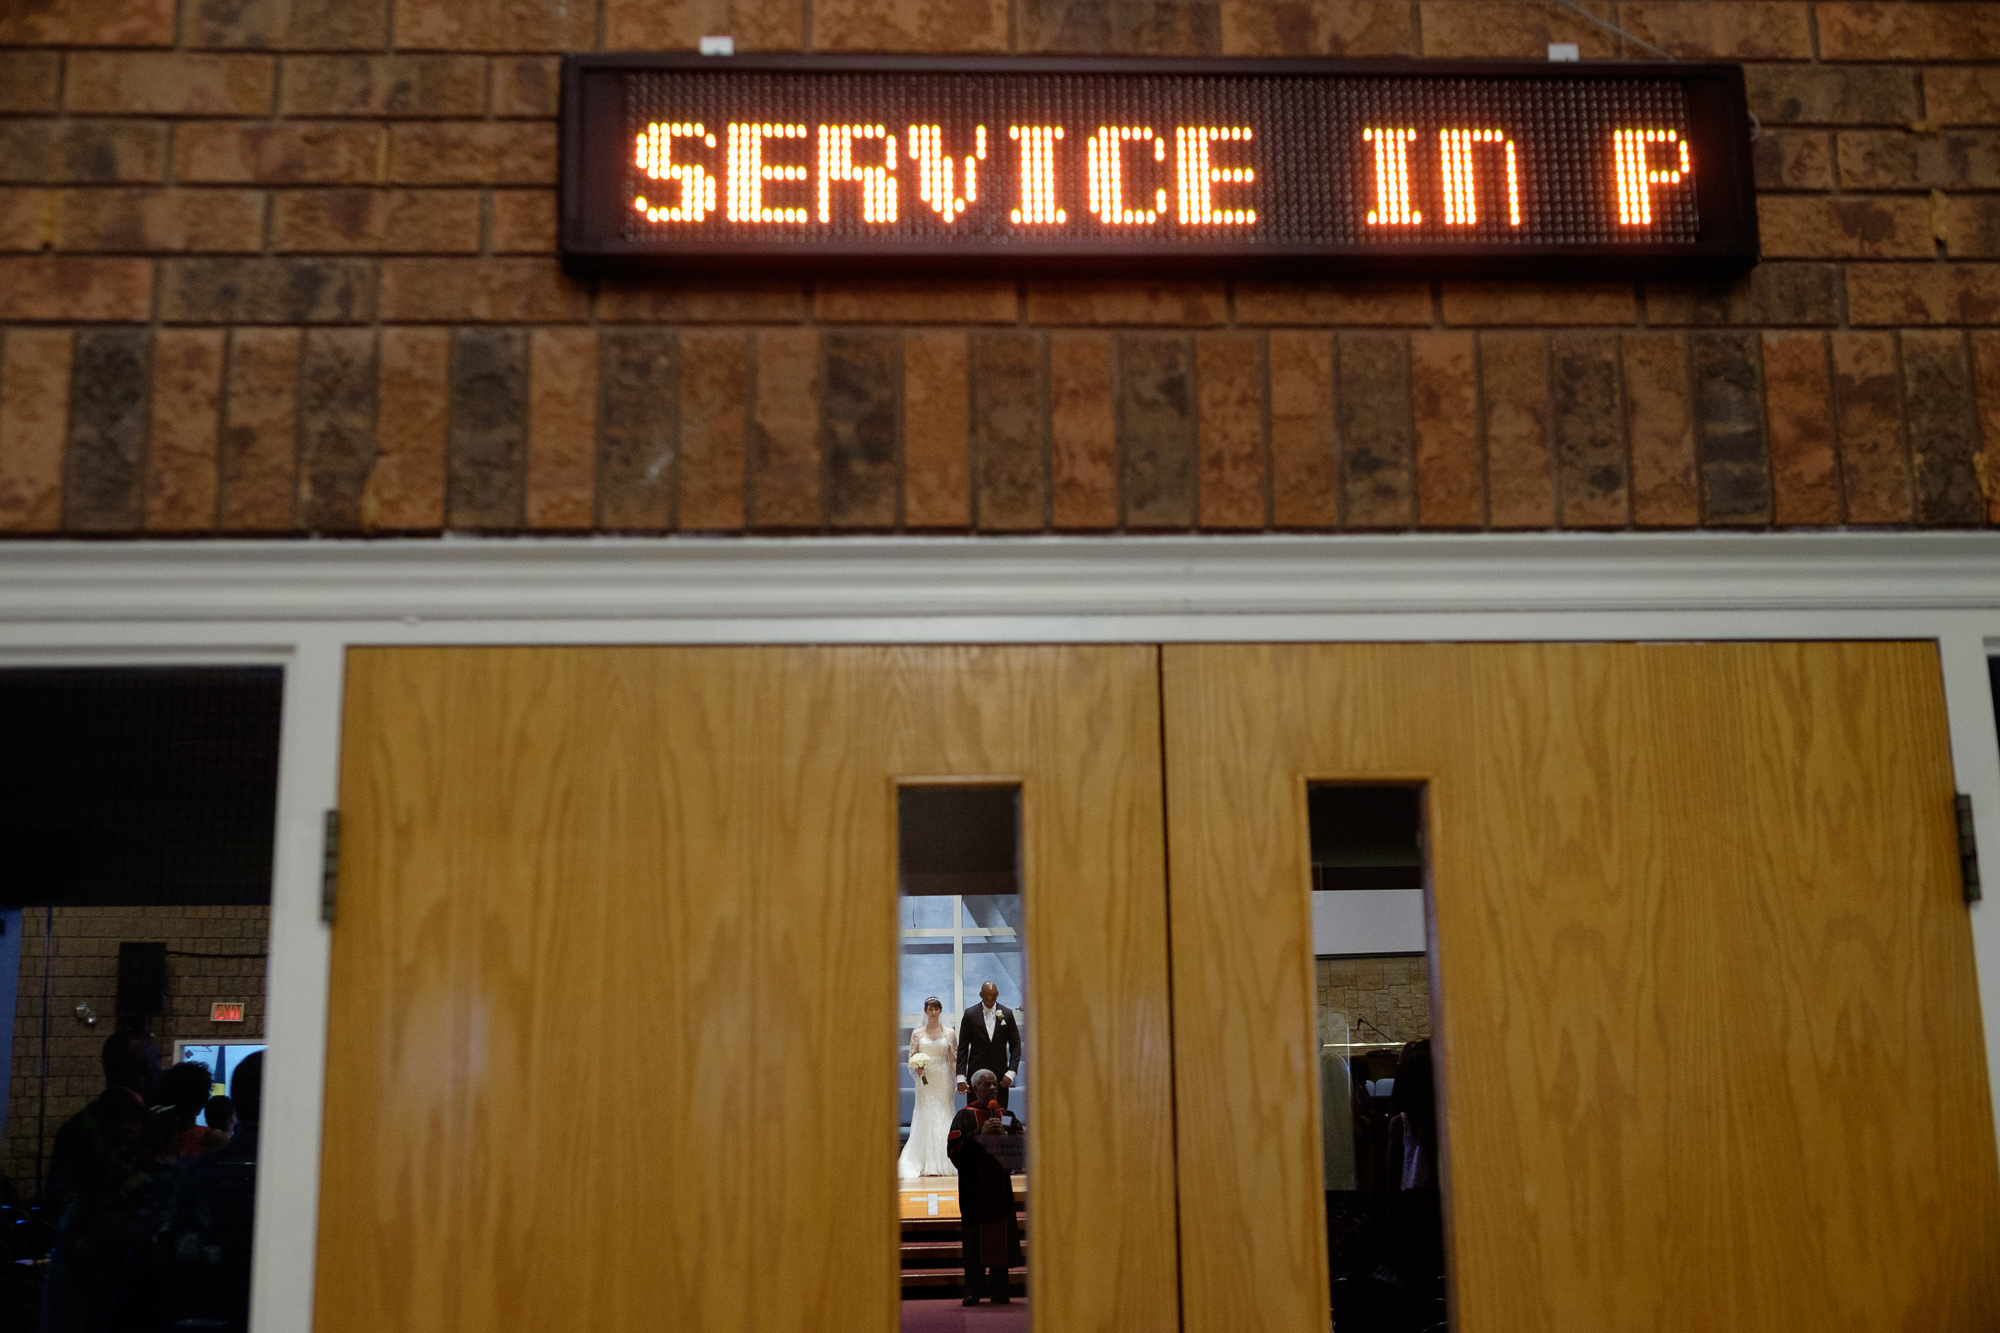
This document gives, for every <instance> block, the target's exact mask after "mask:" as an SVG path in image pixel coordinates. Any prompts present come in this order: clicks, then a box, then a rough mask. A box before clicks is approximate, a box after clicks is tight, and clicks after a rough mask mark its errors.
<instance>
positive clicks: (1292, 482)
mask: <svg viewBox="0 0 2000 1333" xmlns="http://www.w3.org/2000/svg"><path fill="white" fill-rule="evenodd" d="M1267 355H1268V357H1269V359H1270V366H1271V521H1272V523H1273V524H1274V525H1275V526H1277V527H1280V528H1330V527H1333V526H1334V525H1335V524H1336V523H1338V522H1339V517H1340V482H1339V473H1338V471H1337V470H1336V468H1335V465H1334V452H1333V406H1334V400H1333V339H1332V338H1331V337H1330V336H1329V335H1327V334H1324V333H1305V332H1300V333H1292V332H1285V331H1282V330H1280V331H1274V332H1273V333H1272V334H1271V335H1270V348H1269V351H1268V353H1267Z"/></svg>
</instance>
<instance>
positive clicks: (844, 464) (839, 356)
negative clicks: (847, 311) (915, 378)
mask: <svg viewBox="0 0 2000 1333" xmlns="http://www.w3.org/2000/svg"><path fill="white" fill-rule="evenodd" d="M820 352H821V357H820V384H821V386H822V387H821V392H820V409H819V421H820V447H821V450H822V456H823V459H824V463H823V466H822V470H821V475H822V477H823V479H824V482H825V496H826V520H827V523H828V525H829V526H830V527H833V528H835V529H839V530H845V531H850V532H851V531H856V530H868V529H872V530H874V531H878V532H880V531H887V530H892V529H894V528H895V526H896V518H897V515H896V511H897V507H898V503H899V501H900V500H901V498H902V497H901V493H900V492H901V486H900V484H899V479H898V477H897V475H896V473H897V462H898V459H897V453H898V449H897V439H896V425H897V418H898V417H899V416H900V415H901V408H902V388H903V386H902V384H901V383H900V382H899V381H900V380H901V369H902V365H901V362H902V352H903V347H902V338H901V337H900V336H899V335H897V334H896V333H894V332H891V331H889V330H886V329H828V330H827V331H826V332H825V333H824V334H822V335H821V337H820Z"/></svg>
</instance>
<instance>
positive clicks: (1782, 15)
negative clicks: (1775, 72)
mask: <svg viewBox="0 0 2000 1333" xmlns="http://www.w3.org/2000/svg"><path fill="white" fill-rule="evenodd" d="M1618 22H1619V24H1620V25H1621V26H1622V27H1624V29H1625V30H1626V31H1627V32H1629V33H1631V34H1632V35H1633V36H1634V37H1637V38H1639V39H1640V40H1641V41H1645V42H1650V43H1652V44H1653V45H1654V46H1657V47H1659V48H1661V49H1662V50H1664V51H1666V52H1668V53H1669V54H1671V55H1675V56H1679V57H1682V58H1684V59H1685V58H1689V57H1692V58H1695V59H1713V60H1810V59H1812V53H1813V49H1812V24H1811V20H1810V19H1809V18H1808V16H1807V6H1806V5H1805V4H1804V3H1803V2H1802V0H1787V2H1786V3H1772V2H1771V0H1734V3H1730V4H1714V3H1710V0H1667V2H1666V3H1660V2H1659V0H1646V3H1642V4H1633V3H1629V0H1628V3H1626V4H1622V5H1620V6H1619V7H1618ZM1625 54H1626V55H1627V56H1628V57H1631V58H1633V59H1639V60H1644V59H1649V58H1651V56H1652V53H1651V52H1650V51H1647V50H1646V49H1645V48H1644V47H1639V46H1628V47H1627V48H1626V50H1625Z"/></svg>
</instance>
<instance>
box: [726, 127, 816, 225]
mask: <svg viewBox="0 0 2000 1333" xmlns="http://www.w3.org/2000/svg"><path fill="white" fill-rule="evenodd" d="M805 137H806V127H805V126H803V125H747V124H741V123H732V124H731V125H730V126H729V207H728V209H727V214H728V217H729V220H730V221H731V222H804V221H806V219H807V216H808V215H807V213H806V210H805V209H803V208H766V207H765V206H764V182H765V181H802V180H804V179H805V178H806V169H805V168H804V167H800V166H782V165H780V166H767V165H766V164H765V162H764V140H766V139H803V138H805Z"/></svg>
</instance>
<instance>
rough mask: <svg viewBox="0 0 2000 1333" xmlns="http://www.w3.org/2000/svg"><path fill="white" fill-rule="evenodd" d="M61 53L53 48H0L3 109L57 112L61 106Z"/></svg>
mask: <svg viewBox="0 0 2000 1333" xmlns="http://www.w3.org/2000/svg"><path fill="white" fill-rule="evenodd" d="M61 92H62V56H61V55H60V54H58V53H57V52H54V51H0V112H6V113H8V114H9V115H20V114H22V113H23V112H36V111H42V112H47V111H54V110H55V109H56V108H57V107H58V106H59V105H61Z"/></svg>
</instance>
